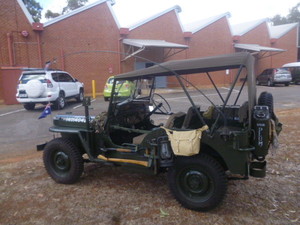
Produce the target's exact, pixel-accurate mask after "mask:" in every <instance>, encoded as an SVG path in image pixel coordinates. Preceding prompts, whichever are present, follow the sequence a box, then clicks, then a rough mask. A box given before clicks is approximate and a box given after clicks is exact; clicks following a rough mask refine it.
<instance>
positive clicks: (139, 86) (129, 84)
mask: <svg viewBox="0 0 300 225" xmlns="http://www.w3.org/2000/svg"><path fill="white" fill-rule="evenodd" d="M153 82H154V78H148V79H141V78H134V79H130V80H123V79H121V80H116V81H115V82H114V84H113V102H114V103H118V102H122V101H129V100H135V99H140V100H141V99H144V100H146V99H150V97H151V93H152V91H153V87H154V85H153ZM129 91H130V94H129V95H125V94H124V93H128V92H129Z"/></svg>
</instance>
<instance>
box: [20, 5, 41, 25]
mask: <svg viewBox="0 0 300 225" xmlns="http://www.w3.org/2000/svg"><path fill="white" fill-rule="evenodd" d="M23 2H24V4H25V6H26V8H27V9H28V11H29V13H30V14H31V16H32V18H33V20H34V22H40V19H41V17H42V16H41V12H42V10H43V8H42V7H41V5H40V3H38V2H36V1H35V0H23Z"/></svg>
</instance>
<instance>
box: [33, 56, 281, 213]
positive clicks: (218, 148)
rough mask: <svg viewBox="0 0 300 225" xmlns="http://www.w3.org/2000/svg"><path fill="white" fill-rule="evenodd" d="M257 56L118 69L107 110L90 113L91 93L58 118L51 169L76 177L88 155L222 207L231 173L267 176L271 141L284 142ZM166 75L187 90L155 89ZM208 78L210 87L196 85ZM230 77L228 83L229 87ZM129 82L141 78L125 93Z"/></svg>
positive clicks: (56, 176)
mask: <svg viewBox="0 0 300 225" xmlns="http://www.w3.org/2000/svg"><path fill="white" fill-rule="evenodd" d="M254 63H255V58H254V57H253V56H252V55H251V54H249V53H235V54H230V55H220V56H213V57H207V58H194V59H187V60H177V61H168V62H165V63H161V64H157V65H154V66H152V67H149V68H146V69H141V70H135V71H132V72H128V73H124V74H120V75H117V76H115V80H114V84H113V87H112V93H111V97H110V101H109V107H108V111H107V112H102V113H100V114H99V115H97V116H96V115H95V116H90V111H89V105H90V99H89V98H85V100H84V102H83V105H84V107H85V115H82V116H77V115H57V116H55V117H54V121H53V123H54V126H52V127H51V128H50V131H51V132H55V133H58V135H56V136H57V138H54V139H53V140H51V141H50V142H48V143H46V144H43V145H39V146H38V149H39V150H43V151H44V152H43V160H44V164H45V168H46V170H47V172H48V174H49V175H50V176H51V177H52V178H53V180H55V181H56V182H58V183H64V184H71V183H74V182H76V181H77V180H78V179H79V178H80V176H81V174H82V172H83V170H84V163H85V162H99V163H103V162H105V163H109V164H112V165H118V166H120V165H122V166H131V167H133V168H135V169H136V170H144V171H150V172H151V173H153V174H159V173H167V180H168V184H169V187H170V190H171V192H172V194H173V195H174V197H175V198H176V200H177V201H178V202H179V203H180V204H182V205H183V206H184V207H186V208H189V209H192V210H197V211H208V210H211V209H213V208H215V207H216V206H217V205H218V204H219V203H220V202H221V201H222V199H223V198H224V196H225V194H226V190H227V181H228V180H229V179H248V178H249V176H253V177H264V176H265V175H266V165H267V162H266V156H267V155H268V152H269V148H271V147H273V146H276V145H277V144H278V142H277V135H278V134H279V133H280V130H281V124H280V123H279V121H278V118H277V117H276V115H275V113H274V109H273V97H272V95H271V94H270V93H267V92H263V93H260V95H259V97H258V98H257V93H256V82H255V81H256V78H255V75H254ZM161 77H164V78H165V79H166V80H167V81H168V82H169V85H170V86H173V87H174V88H176V90H178V89H179V88H180V89H181V90H182V92H180V93H178V95H179V97H172V95H170V94H168V93H166V90H162V89H156V88H155V87H156V84H157V80H159V79H158V78H161ZM224 77H225V78H224ZM204 78H206V79H208V80H209V81H210V82H211V86H210V88H200V87H201V86H196V85H194V84H193V83H197V84H198V85H199V83H200V84H201V81H203V79H204ZM224 79H227V82H226V83H231V85H230V86H229V87H223V86H224V83H225V82H224ZM122 81H130V82H133V83H134V84H135V90H134V91H133V93H132V94H131V95H130V96H127V97H124V96H123V95H118V94H119V93H118V90H119V89H120V88H121V87H120V85H117V83H125V82H122ZM228 81H229V82H228ZM176 82H177V83H176ZM220 85H221V87H219V86H220ZM212 91H213V92H212ZM224 91H226V92H224ZM164 96H167V97H164ZM168 96H169V97H168ZM216 99H218V100H216ZM172 103H173V105H175V108H176V107H177V109H178V110H177V111H174V112H173V110H172V109H171V108H174V107H173V106H172ZM176 105H177V106H176Z"/></svg>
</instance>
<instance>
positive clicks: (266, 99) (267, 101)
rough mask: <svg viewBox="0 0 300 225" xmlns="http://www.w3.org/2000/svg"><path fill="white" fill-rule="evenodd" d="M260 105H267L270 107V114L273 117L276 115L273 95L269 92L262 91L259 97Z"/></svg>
mask: <svg viewBox="0 0 300 225" xmlns="http://www.w3.org/2000/svg"><path fill="white" fill-rule="evenodd" d="M258 105H266V106H268V107H269V113H270V116H271V117H272V118H273V117H274V116H275V115H274V103H273V95H272V94H271V93H269V92H266V91H264V92H262V93H261V94H260V96H259V98H258Z"/></svg>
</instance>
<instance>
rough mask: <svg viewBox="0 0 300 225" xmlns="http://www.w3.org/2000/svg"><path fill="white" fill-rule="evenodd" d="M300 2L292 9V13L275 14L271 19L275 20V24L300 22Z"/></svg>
mask: <svg viewBox="0 0 300 225" xmlns="http://www.w3.org/2000/svg"><path fill="white" fill-rule="evenodd" d="M299 8H300V2H299V3H298V4H297V5H296V6H294V7H293V8H292V9H290V13H289V14H288V15H287V16H286V17H284V16H280V15H276V16H274V17H273V18H272V19H271V21H272V22H273V24H274V25H282V24H287V23H298V22H300V12H299Z"/></svg>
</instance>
